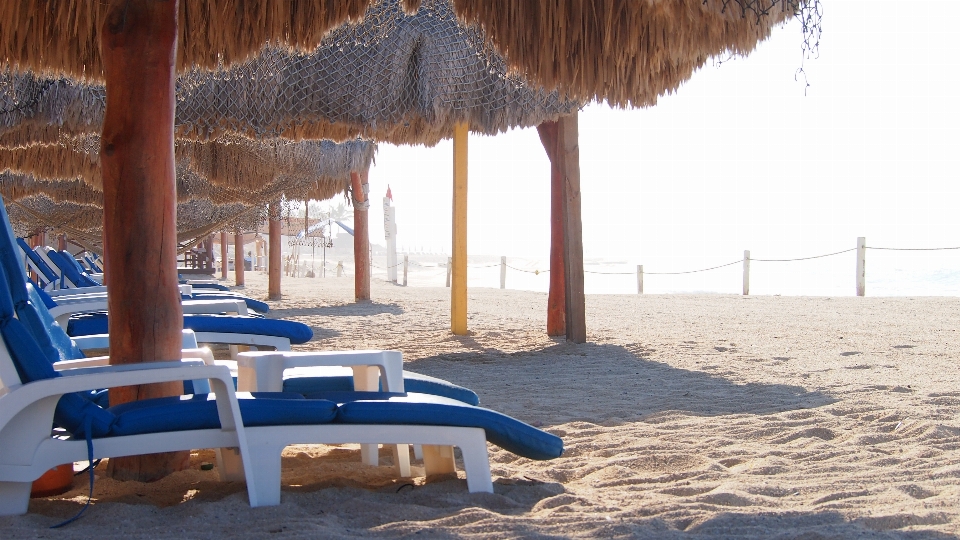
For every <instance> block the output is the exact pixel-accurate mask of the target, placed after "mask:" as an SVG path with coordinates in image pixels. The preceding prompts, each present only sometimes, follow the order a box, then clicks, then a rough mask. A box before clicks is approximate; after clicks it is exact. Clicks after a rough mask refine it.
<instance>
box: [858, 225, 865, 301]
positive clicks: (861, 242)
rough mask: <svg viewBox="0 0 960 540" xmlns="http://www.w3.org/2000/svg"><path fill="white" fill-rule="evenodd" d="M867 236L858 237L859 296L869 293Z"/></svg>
mask: <svg viewBox="0 0 960 540" xmlns="http://www.w3.org/2000/svg"><path fill="white" fill-rule="evenodd" d="M866 265H867V238H866V237H865V236H860V237H857V296H866V295H867V268H866Z"/></svg>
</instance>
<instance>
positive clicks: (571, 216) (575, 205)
mask: <svg viewBox="0 0 960 540" xmlns="http://www.w3.org/2000/svg"><path fill="white" fill-rule="evenodd" d="M577 116H578V113H573V114H571V115H569V116H563V117H561V118H560V120H559V122H557V123H558V126H557V127H558V129H557V132H558V133H557V134H558V139H559V145H558V149H559V150H560V152H559V154H560V171H561V173H562V174H563V265H564V303H565V306H564V309H565V310H566V313H565V314H566V330H567V341H572V342H573V343H586V342H587V305H586V297H585V296H584V291H583V221H582V219H581V212H580V206H581V193H580V141H579V139H580V133H579V125H578V118H577Z"/></svg>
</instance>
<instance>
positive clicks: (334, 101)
mask: <svg viewBox="0 0 960 540" xmlns="http://www.w3.org/2000/svg"><path fill="white" fill-rule="evenodd" d="M581 105H582V103H581V102H579V101H573V100H562V99H560V98H559V97H558V95H557V93H556V92H552V93H551V92H545V91H543V90H541V89H539V88H537V87H534V86H531V85H530V84H529V83H527V82H526V81H525V80H524V79H523V78H521V77H519V76H515V75H508V74H507V65H506V62H505V60H504V59H503V58H502V57H500V56H499V55H498V54H497V53H496V51H495V50H493V49H492V48H491V47H490V46H489V45H488V44H487V42H486V39H485V37H484V36H483V34H482V33H481V32H479V31H477V29H476V28H470V27H464V26H462V25H460V24H459V23H458V22H457V20H456V17H455V15H454V13H453V9H452V6H451V4H450V2H449V0H429V1H427V2H425V3H424V5H423V6H421V8H420V10H419V11H418V12H417V14H416V15H413V16H410V15H406V14H404V12H403V10H402V9H401V7H400V2H399V0H379V1H377V2H375V3H374V4H373V5H372V6H371V7H370V9H369V10H368V11H367V13H366V14H365V17H364V21H363V23H361V24H348V25H344V26H342V27H340V28H337V29H335V30H333V31H332V32H331V33H330V34H329V35H328V36H327V37H326V38H324V39H323V41H322V43H321V44H320V46H319V47H318V48H316V49H315V50H313V51H312V52H310V53H293V52H290V51H289V50H288V49H285V48H279V47H275V46H268V47H266V48H264V49H263V50H261V51H260V53H259V54H258V55H256V56H255V57H253V58H252V59H250V60H248V61H246V62H242V63H238V64H235V65H234V66H232V67H229V68H225V69H220V70H217V71H215V72H209V71H207V70H204V69H199V68H197V69H193V70H190V71H189V72H188V73H185V74H183V75H181V76H180V77H179V79H178V84H177V113H176V114H177V117H176V126H177V127H176V133H177V136H178V137H180V138H194V139H198V140H208V139H210V138H216V137H220V136H222V135H223V134H225V133H238V134H242V135H245V136H247V137H251V138H264V137H278V136H280V137H285V138H290V139H332V140H349V139H353V138H356V137H357V136H362V137H364V138H368V139H374V140H377V141H381V142H391V143H398V144H427V145H433V144H436V143H437V142H439V141H440V140H441V139H443V138H447V137H450V136H451V135H452V132H453V126H454V125H455V124H456V123H459V122H467V123H468V124H469V125H470V129H471V130H472V131H474V132H475V133H485V134H491V135H492V134H496V133H499V132H503V131H506V130H508V129H511V128H514V127H529V126H535V125H537V124H539V123H541V122H543V121H544V120H555V119H556V118H557V117H558V116H560V115H563V114H569V113H571V112H573V111H576V110H577V109H578V108H579V107H580V106H581ZM103 109H104V99H103V89H102V88H101V87H99V86H97V85H87V84H78V83H74V82H72V81H68V80H65V79H59V80H54V79H44V78H38V77H34V76H30V75H26V76H21V75H15V74H13V73H10V74H8V75H7V77H4V78H0V144H6V145H8V146H9V145H15V144H23V143H24V141H28V142H38V141H49V140H50V139H52V138H54V137H60V136H62V135H64V134H67V135H72V136H73V135H80V134H86V133H94V132H99V126H100V125H101V124H102V119H103ZM52 125H53V126H59V129H51V126H52Z"/></svg>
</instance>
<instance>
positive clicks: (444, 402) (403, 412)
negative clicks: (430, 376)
mask: <svg viewBox="0 0 960 540" xmlns="http://www.w3.org/2000/svg"><path fill="white" fill-rule="evenodd" d="M337 422H338V423H345V424H418V425H428V426H458V427H477V428H483V430H484V431H485V432H486V434H487V440H488V441H490V442H492V443H493V444H496V445H497V446H499V447H501V448H503V449H504V450H509V451H510V452H513V453H514V454H517V455H518V456H523V457H526V458H530V459H553V458H557V457H560V454H562V453H563V440H562V439H561V438H560V437H557V436H556V435H553V434H550V433H547V432H546V431H543V430H540V429H537V428H535V427H533V426H531V425H529V424H525V423H523V422H521V421H519V420H517V419H515V418H511V417H509V416H507V415H505V414H500V413H498V412H496V411H491V410H489V409H484V408H481V407H472V406H470V405H466V404H463V403H460V402H458V401H456V400H452V399H446V398H442V397H438V396H430V395H426V394H414V393H409V394H407V396H406V397H388V398H386V399H381V400H362V401H348V402H346V403H343V404H342V405H340V408H339V409H337Z"/></svg>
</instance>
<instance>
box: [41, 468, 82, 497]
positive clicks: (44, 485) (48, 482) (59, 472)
mask: <svg viewBox="0 0 960 540" xmlns="http://www.w3.org/2000/svg"><path fill="white" fill-rule="evenodd" d="M72 487H73V463H66V464H64V465H57V466H56V467H54V468H52V469H50V470H49V471H47V472H45V473H43V476H41V477H40V478H37V479H36V481H34V482H33V487H31V488H30V497H31V498H37V497H52V496H53V495H59V494H61V493H66V492H68V491H70V488H72Z"/></svg>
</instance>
